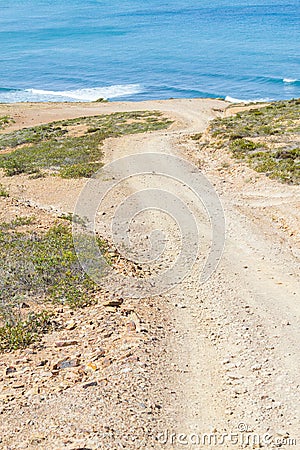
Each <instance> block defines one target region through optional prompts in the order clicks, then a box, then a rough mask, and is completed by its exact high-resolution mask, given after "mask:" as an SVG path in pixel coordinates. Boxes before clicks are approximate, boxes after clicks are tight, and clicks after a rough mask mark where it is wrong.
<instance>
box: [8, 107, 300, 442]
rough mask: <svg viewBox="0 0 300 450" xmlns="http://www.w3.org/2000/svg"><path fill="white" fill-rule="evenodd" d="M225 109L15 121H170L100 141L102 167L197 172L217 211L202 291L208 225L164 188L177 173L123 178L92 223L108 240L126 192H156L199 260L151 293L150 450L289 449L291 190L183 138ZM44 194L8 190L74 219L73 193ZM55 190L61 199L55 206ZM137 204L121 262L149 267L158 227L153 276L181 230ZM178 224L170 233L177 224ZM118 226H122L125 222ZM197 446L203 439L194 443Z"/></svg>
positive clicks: (293, 302)
mask: <svg viewBox="0 0 300 450" xmlns="http://www.w3.org/2000/svg"><path fill="white" fill-rule="evenodd" d="M227 106H228V105H227V104H226V103H225V102H223V101H218V100H197V99H195V100H170V101H165V102H163V101H161V102H159V101H157V102H144V103H141V104H138V105H137V104H133V103H128V104H125V103H112V104H105V105H79V106H78V105H76V106H71V107H70V108H69V110H68V109H67V108H66V106H60V105H55V106H53V107H52V109H51V107H50V108H49V107H48V108H46V107H44V106H42V107H41V108H40V109H38V107H37V106H32V107H31V108H30V107H29V106H27V107H25V108H23V109H22V108H20V110H19V111H18V115H19V117H20V120H21V121H22V122H23V124H24V125H26V124H28V123H30V124H33V123H43V122H46V121H49V117H52V118H53V119H54V118H55V119H61V118H65V117H75V116H76V115H83V113H84V114H96V113H98V112H101V113H103V112H111V111H122V110H124V111H125V110H136V109H155V110H161V111H162V112H164V113H166V114H167V115H168V116H170V117H171V118H172V119H173V120H174V121H175V122H174V124H173V125H172V126H171V127H170V129H168V130H164V131H159V132H152V133H149V134H142V135H133V136H125V137H121V138H117V139H115V138H114V139H108V140H107V141H106V142H105V145H104V149H103V150H104V154H105V162H106V163H112V162H113V161H117V160H118V159H120V158H124V157H127V156H128V155H142V154H144V153H148V154H154V162H155V164H156V165H157V164H160V162H161V161H162V160H161V159H160V156H161V155H168V156H170V157H172V156H173V157H178V158H182V159H184V160H186V161H188V162H189V163H191V164H194V166H196V167H198V168H199V170H200V169H201V171H202V173H203V174H205V176H206V177H207V178H208V179H209V180H210V182H211V184H212V186H213V188H214V191H215V192H216V193H217V194H218V196H219V198H220V200H221V203H222V206H223V210H224V215H225V220H226V240H225V248H224V253H223V256H222V258H221V261H220V264H219V265H218V267H217V268H216V270H215V271H214V273H213V274H212V276H211V277H210V278H209V280H208V281H207V282H206V283H202V284H201V283H200V282H199V274H200V273H201V271H202V270H203V266H204V263H205V259H206V257H207V255H208V253H209V249H210V245H211V237H212V235H211V224H210V221H209V217H208V215H207V211H206V210H205V208H204V207H203V205H202V203H201V202H199V199H197V198H196V197H195V193H194V192H192V191H191V189H189V186H188V185H186V183H184V182H180V181H178V180H175V181H174V180H170V177H169V176H168V174H169V171H170V170H171V171H172V170H173V169H174V170H175V171H176V167H175V168H172V167H171V166H170V165H168V161H170V160H168V159H166V160H165V161H166V162H165V165H162V166H160V167H158V169H159V170H158V169H157V171H154V170H152V169H151V173H148V174H147V175H145V174H144V173H145V170H144V167H143V166H139V164H137V166H136V167H134V173H135V174H139V176H135V177H131V178H128V179H127V180H126V182H125V184H124V186H125V187H123V188H122V187H121V186H119V187H117V189H116V190H115V191H114V193H113V194H111V195H108V198H107V199H106V200H105V202H104V205H103V206H102V210H101V209H100V212H99V213H98V215H97V217H98V222H97V226H98V228H99V229H100V230H101V232H102V233H103V234H105V233H106V234H107V235H110V237H112V231H111V228H110V224H111V220H114V218H115V214H116V207H117V206H119V205H120V204H121V203H122V201H125V200H126V198H128V196H130V195H132V194H134V193H135V192H140V191H141V190H147V189H155V190H157V192H159V193H158V196H157V198H156V199H155V201H157V203H158V204H159V205H160V207H161V209H163V205H164V204H163V203H161V204H160V201H161V192H165V193H168V195H169V194H170V195H171V197H170V198H169V197H168V200H166V204H165V206H166V207H167V208H168V209H169V212H170V214H171V213H173V211H175V213H176V205H177V209H180V208H183V206H182V204H181V203H180V201H181V202H182V203H183V204H184V205H187V206H188V209H189V210H190V211H192V213H193V217H194V218H195V221H196V225H197V227H198V234H197V239H196V241H195V235H193V236H188V237H187V239H188V240H187V242H188V245H190V246H191V247H190V248H188V253H190V254H192V253H193V248H192V247H193V246H196V247H197V248H198V246H199V249H200V253H199V254H198V255H197V258H196V261H195V264H193V261H192V258H191V259H190V260H189V258H188V257H186V259H184V260H182V261H181V263H180V264H181V266H180V273H181V271H182V270H183V269H188V270H186V272H187V273H188V275H187V277H186V278H185V279H184V280H183V281H182V282H181V283H180V284H178V285H175V286H174V287H173V289H172V290H170V291H168V292H163V291H164V290H165V289H164V288H165V287H166V285H167V281H166V280H165V284H164V279H163V278H162V281H161V283H162V284H161V286H162V292H161V295H160V296H159V297H158V299H159V302H160V304H161V308H162V310H164V313H166V314H167V315H168V319H169V326H168V333H167V336H166V338H165V339H166V340H165V343H166V344H165V347H164V348H162V349H161V350H162V351H161V356H160V364H161V371H162V376H161V379H158V380H157V386H155V390H156V391H157V390H159V391H160V393H161V395H162V397H163V400H162V401H163V405H162V410H161V425H160V426H161V428H159V429H158V430H157V431H158V442H157V447H154V448H160V447H161V448H166V449H169V448H181V447H183V448H211V449H213V448H229V449H234V448H243V445H244V444H243V442H242V439H246V438H245V436H248V439H249V440H250V441H249V442H250V444H251V446H250V448H252V446H253V447H255V444H257V441H258V439H260V442H261V446H262V447H264V446H266V447H267V446H269V447H271V448H273V447H274V448H275V447H281V448H298V447H297V445H298V446H299V445H300V444H299V442H300V436H299V415H298V414H299V372H300V366H299V362H300V361H299V354H300V353H299V319H300V317H299V315H300V306H299V292H300V289H299V288H300V280H299V258H300V251H299V250H300V249H299V229H300V226H299V206H300V203H299V201H300V190H299V187H297V186H287V185H283V184H280V183H278V182H276V181H271V180H268V179H267V178H266V177H265V176H264V175H258V174H257V173H255V172H253V171H252V170H250V169H249V168H247V167H244V166H243V165H242V164H241V163H238V162H236V161H234V160H232V159H231V158H230V156H229V155H225V154H218V153H215V152H213V151H210V150H209V149H206V150H201V149H200V148H199V147H198V146H197V144H196V143H195V142H194V141H193V140H192V139H191V138H190V135H191V134H193V133H200V132H204V131H205V128H206V126H207V123H208V121H209V120H210V119H212V118H213V117H216V116H222V114H224V111H225V109H226V107H227ZM34 108H37V110H36V111H38V114H39V115H38V116H37V113H36V111H35V109H34ZM17 125H18V124H15V125H13V126H17ZM155 155H158V158H157V159H156V156H155ZM171 160H172V161H173V162H174V161H175V159H174V160H173V159H172V158H171ZM172 164H173V163H172ZM174 164H175V165H176V163H175V162H174ZM153 167H154V166H153ZM190 170H191V171H190V172H187V173H186V174H185V175H187V176H190V177H191V179H192V178H193V177H194V176H195V172H194V170H195V169H190ZM182 178H184V179H185V177H183V176H182ZM109 181H111V179H110V180H109ZM6 183H8V184H9V183H10V181H8V182H7V181H6ZM45 183H46V182H45V180H44V179H41V180H28V179H27V178H25V177H23V178H22V177H20V178H19V183H18V186H19V187H18V186H16V185H14V186H13V185H12V182H11V189H12V190H13V191H14V193H15V195H18V196H19V197H20V196H21V197H22V196H23V199H25V198H26V200H29V201H31V202H35V204H36V205H38V206H42V207H43V208H45V207H46V208H47V207H49V206H50V205H51V207H52V209H53V210H54V209H57V210H64V211H65V212H68V211H72V210H73V209H74V205H75V204H76V201H77V199H78V195H79V193H80V190H81V188H82V187H83V182H82V181H80V182H78V181H74V182H71V181H70V182H66V181H64V180H61V181H58V180H55V183H56V185H55V186H54V185H53V186H52V188H53V191H52V196H51V199H50V198H49V190H48V189H49V184H48V187H47V186H46V184H45ZM66 183H69V184H68V192H69V195H68V197H66V196H65V194H64V192H65V187H66ZM104 183H105V181H104ZM51 185H52V182H51ZM20 186H22V191H21V190H20V189H21V188H20ZM18 189H19V190H18ZM154 198H155V197H154ZM148 199H149V197H147V201H148ZM139 201H140V211H143V214H138V215H136V217H134V220H133V222H131V225H130V235H131V239H132V241H131V242H130V245H131V247H130V249H128V247H126V250H127V251H130V250H132V255H134V254H135V253H138V255H139V258H142V257H144V256H145V254H147V255H148V256H149V254H150V256H151V255H152V256H153V254H154V253H153V251H154V250H155V249H153V248H152V249H151V248H150V250H151V251H150V253H149V245H145V243H147V244H148V242H146V241H147V239H149V237H150V238H151V232H152V231H153V230H156V229H160V228H161V227H162V225H163V229H164V232H165V233H166V235H160V234H159V235H157V236H158V240H157V241H159V243H160V244H161V247H159V248H163V249H164V255H163V258H162V259H161V260H159V261H157V260H155V261H154V263H153V267H155V269H157V270H159V269H161V268H167V267H168V266H170V265H171V264H172V263H173V261H174V259H176V258H177V257H178V246H179V245H180V242H181V239H182V233H181V232H182V228H181V230H180V226H179V230H178V224H176V221H175V220H174V217H172V215H170V214H169V215H168V214H164V213H163V212H162V211H158V210H157V209H156V210H153V211H151V210H150V211H149V209H150V207H149V205H148V203H147V201H146V200H145V199H143V198H142V199H141V198H139ZM134 204H135V203H134V202H133V203H132V204H131V208H132V210H133V211H135V208H134V207H133V206H132V205H134ZM174 205H175V206H174ZM104 210H105V211H106V212H107V214H105V216H103V215H102V212H103V211H104ZM182 211H183V209H182ZM175 213H174V214H175ZM174 214H173V216H174ZM179 216H180V217H179V219H178V220H179V223H181V222H180V220H181V219H180V218H181V213H180V214H179ZM120 217H121V219H124V220H125V216H124V217H122V216H120ZM99 218H100V219H101V220H100V219H99ZM220 218H221V216H220ZM221 219H222V218H221ZM221 219H220V220H221ZM118 220H119V222H118V224H117V228H116V230H118V226H120V227H121V225H120V224H121V222H122V220H120V219H118ZM188 224H189V222H188V223H187V224H184V225H182V226H183V227H184V226H186V228H184V230H186V229H188ZM116 234H117V231H116ZM125 234H126V233H125ZM183 234H184V233H183ZM187 234H188V232H187ZM145 236H146V237H145ZM126 238H127V235H126ZM150 241H151V239H150ZM122 242H123V244H124V246H125V244H126V242H127V241H126V242H125V237H124V240H123V241H122V239H121V240H120V242H119V245H120V246H121V247H122ZM128 242H129V241H128ZM128 242H127V244H128ZM183 250H184V249H183ZM183 250H182V251H183ZM185 250H186V249H185ZM147 252H148V253H147ZM151 252H152V253H151ZM127 256H128V255H127ZM124 291H125V288H124ZM141 301H142V300H141ZM205 434H209V435H210V436H207V437H206V438H205ZM258 435H259V437H258ZM271 436H272V437H271ZM203 439H204V441H203ZM205 439H206V441H205ZM237 439H238V443H237V441H236V440H237ZM295 440H297V442H298V444H297V445H294V444H295ZM199 443H202V447H201V445H198V444H199ZM203 443H204V445H203ZM137 448H139V447H137ZM149 448H150V447H149Z"/></svg>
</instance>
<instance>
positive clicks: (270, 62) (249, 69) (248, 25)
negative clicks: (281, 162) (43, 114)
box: [0, 0, 300, 102]
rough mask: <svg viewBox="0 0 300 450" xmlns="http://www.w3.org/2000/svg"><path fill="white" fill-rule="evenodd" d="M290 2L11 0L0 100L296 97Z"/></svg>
mask: <svg viewBox="0 0 300 450" xmlns="http://www.w3.org/2000/svg"><path fill="white" fill-rule="evenodd" d="M299 24H300V2H299V0H286V1H283V0H214V1H211V0H210V1H208V0H201V1H197V0H172V1H164V0H151V1H146V0H114V1H113V2H112V1H111V0H109V1H108V0H51V1H50V0H10V1H9V2H4V1H2V2H1V5H0V37H1V52H0V102H18V101H35V102H43V101H93V100H96V99H98V98H100V97H103V98H107V99H109V100H111V101H114V100H116V101H119V100H129V101H138V100H146V99H167V98H194V97H222V98H226V99H229V100H232V101H234V100H236V101H239V100H245V101H255V100H257V101H258V100H279V99H290V98H296V97H300V59H299V49H300V26H299Z"/></svg>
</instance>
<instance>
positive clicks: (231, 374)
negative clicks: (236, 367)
mask: <svg viewBox="0 0 300 450" xmlns="http://www.w3.org/2000/svg"><path fill="white" fill-rule="evenodd" d="M227 376H228V378H230V379H231V380H239V379H240V378H243V376H242V375H240V374H239V373H237V372H229V373H228V374H227Z"/></svg>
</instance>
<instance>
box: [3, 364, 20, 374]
mask: <svg viewBox="0 0 300 450" xmlns="http://www.w3.org/2000/svg"><path fill="white" fill-rule="evenodd" d="M16 371H17V369H16V368H15V367H13V366H9V367H7V368H6V369H5V375H11V374H12V373H15V372H16Z"/></svg>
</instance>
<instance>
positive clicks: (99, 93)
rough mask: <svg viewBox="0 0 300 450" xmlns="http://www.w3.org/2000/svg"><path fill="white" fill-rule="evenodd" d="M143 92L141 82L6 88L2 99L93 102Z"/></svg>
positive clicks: (0, 94) (2, 91)
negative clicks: (53, 88)
mask: <svg viewBox="0 0 300 450" xmlns="http://www.w3.org/2000/svg"><path fill="white" fill-rule="evenodd" d="M140 92H142V87H141V85H139V84H124V85H122V84H119V85H112V86H103V87H96V88H83V89H74V90H69V91H51V90H45V89H24V90H17V89H4V88H2V89H1V90H0V101H1V102H6V103H16V102H56V101H57V102H62V101H69V102H70V101H71V102H92V101H95V100H97V99H99V98H104V99H112V98H118V97H124V96H131V95H135V94H138V93H140Z"/></svg>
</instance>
